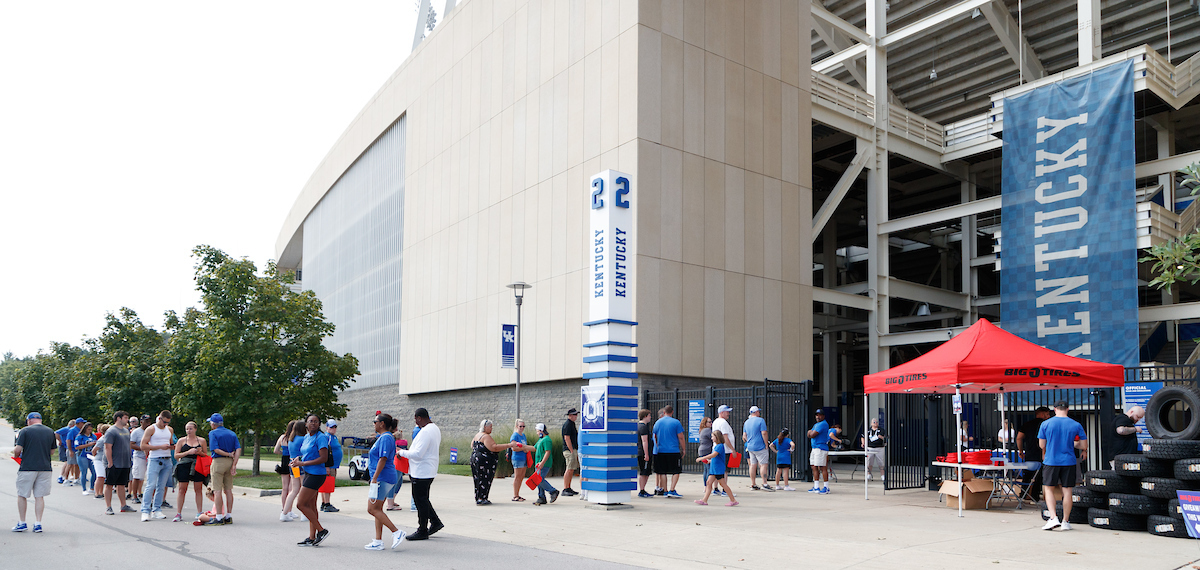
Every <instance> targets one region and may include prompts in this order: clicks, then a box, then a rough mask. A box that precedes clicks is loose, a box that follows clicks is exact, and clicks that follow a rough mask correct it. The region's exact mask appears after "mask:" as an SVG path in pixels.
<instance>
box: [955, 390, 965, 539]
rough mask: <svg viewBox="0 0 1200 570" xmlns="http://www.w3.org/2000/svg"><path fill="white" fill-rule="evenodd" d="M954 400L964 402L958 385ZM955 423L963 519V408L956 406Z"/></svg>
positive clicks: (960, 510)
mask: <svg viewBox="0 0 1200 570" xmlns="http://www.w3.org/2000/svg"><path fill="white" fill-rule="evenodd" d="M954 399H955V400H958V401H960V402H961V401H962V392H961V391H960V390H959V386H958V385H957V384H955V385H954ZM954 421H955V422H957V423H955V424H954V439H955V440H957V441H958V517H959V518H962V516H963V512H962V511H963V507H962V504H963V494H964V493H966V488H965V487H964V486H963V478H962V460H963V458H962V450H963V448H962V435H959V433H958V432H959V431H961V430H962V408H961V407H959V406H955V409H954Z"/></svg>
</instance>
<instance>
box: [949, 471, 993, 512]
mask: <svg viewBox="0 0 1200 570" xmlns="http://www.w3.org/2000/svg"><path fill="white" fill-rule="evenodd" d="M963 473H964V478H965V474H966V472H965V471H964V472H963ZM938 492H939V493H941V494H942V495H944V496H943V499H944V500H945V501H946V506H947V507H950V508H952V509H955V510H957V509H958V502H959V500H961V501H962V508H963V509H964V510H971V509H982V508H984V507H985V506H987V500H988V497H990V496H991V494H992V481H991V480H990V479H971V480H969V481H963V482H961V483H960V482H958V481H945V482H943V483H942V487H941V489H939V490H938ZM960 497H961V499H960Z"/></svg>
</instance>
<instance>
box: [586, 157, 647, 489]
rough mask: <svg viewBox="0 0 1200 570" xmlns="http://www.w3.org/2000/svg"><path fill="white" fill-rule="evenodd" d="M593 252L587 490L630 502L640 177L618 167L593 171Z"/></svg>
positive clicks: (633, 462) (634, 459)
mask: <svg viewBox="0 0 1200 570" xmlns="http://www.w3.org/2000/svg"><path fill="white" fill-rule="evenodd" d="M589 192H590V194H591V201H590V205H591V230H592V231H591V236H590V239H589V240H588V258H589V259H590V260H591V264H590V265H591V271H590V272H589V274H590V275H591V277H592V278H591V279H590V280H589V281H588V283H590V286H589V287H588V290H587V296H588V304H589V305H588V322H586V323H584V326H586V327H588V337H587V338H588V342H587V343H586V344H584V345H583V346H584V347H585V348H587V349H588V356H585V357H584V358H583V361H584V362H585V363H586V364H587V365H588V371H587V372H586V373H584V375H583V378H584V379H585V380H589V382H588V385H587V386H584V387H583V388H582V390H581V394H580V412H581V415H582V418H581V422H580V423H581V425H580V430H581V431H582V434H581V435H580V436H579V443H580V449H579V451H580V456H581V459H580V461H581V463H582V470H581V475H582V476H583V477H584V478H585V479H587V480H586V481H584V482H583V484H582V489H583V490H585V491H587V496H588V501H589V502H592V503H598V504H604V505H614V504H621V503H627V502H629V499H630V498H631V496H632V491H633V490H634V489H636V488H637V483H636V479H637V437H638V436H637V412H638V388H637V386H634V385H633V382H634V380H636V379H637V373H636V372H634V371H633V365H634V363H636V362H637V357H635V356H634V355H633V349H634V347H636V346H637V345H636V344H634V343H633V327H635V326H637V323H636V322H634V320H633V283H634V274H633V244H634V241H633V236H634V215H633V207H632V204H633V183H632V178H631V177H630V176H629V175H627V174H622V173H620V172H617V171H615V170H605V171H604V172H601V173H599V174H597V175H595V176H592V179H591V184H590V189H589Z"/></svg>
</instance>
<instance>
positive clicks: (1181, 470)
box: [1174, 459, 1200, 481]
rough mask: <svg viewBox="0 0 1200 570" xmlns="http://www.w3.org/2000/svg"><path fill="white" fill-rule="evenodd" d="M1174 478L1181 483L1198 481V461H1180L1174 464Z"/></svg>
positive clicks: (1199, 477)
mask: <svg viewBox="0 0 1200 570" xmlns="http://www.w3.org/2000/svg"><path fill="white" fill-rule="evenodd" d="M1174 472H1175V478H1176V479H1179V480H1182V481H1200V459H1180V460H1179V461H1176V462H1175V469H1174Z"/></svg>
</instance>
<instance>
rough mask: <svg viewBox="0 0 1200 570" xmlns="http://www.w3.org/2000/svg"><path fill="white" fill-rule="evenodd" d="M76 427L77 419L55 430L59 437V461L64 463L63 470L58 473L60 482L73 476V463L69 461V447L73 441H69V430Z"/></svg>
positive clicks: (62, 482) (56, 435)
mask: <svg viewBox="0 0 1200 570" xmlns="http://www.w3.org/2000/svg"><path fill="white" fill-rule="evenodd" d="M73 427H75V420H71V421H69V422H67V425H65V426H63V427H60V428H58V429H56V430H54V436H55V437H56V438H58V461H59V462H60V463H62V470H61V471H59V473H58V484H59V485H62V484H65V483H66V482H67V479H69V478H70V477H71V464H70V463H67V448H68V447H71V442H70V441H67V432H69V431H71V428H73ZM72 441H73V440H72Z"/></svg>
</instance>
